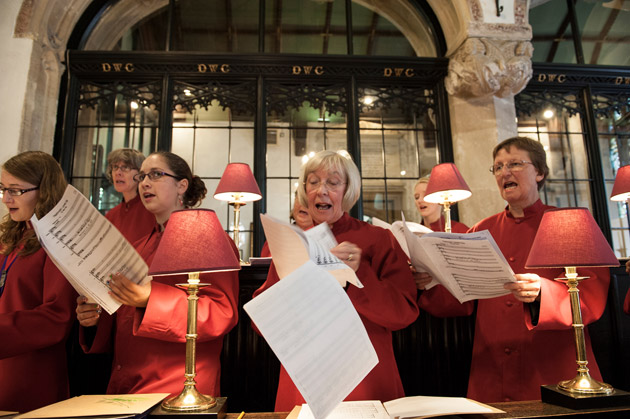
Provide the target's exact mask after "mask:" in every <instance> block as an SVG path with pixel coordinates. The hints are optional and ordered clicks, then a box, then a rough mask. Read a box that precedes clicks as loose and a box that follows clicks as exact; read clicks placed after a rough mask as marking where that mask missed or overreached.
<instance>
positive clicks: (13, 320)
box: [0, 249, 77, 359]
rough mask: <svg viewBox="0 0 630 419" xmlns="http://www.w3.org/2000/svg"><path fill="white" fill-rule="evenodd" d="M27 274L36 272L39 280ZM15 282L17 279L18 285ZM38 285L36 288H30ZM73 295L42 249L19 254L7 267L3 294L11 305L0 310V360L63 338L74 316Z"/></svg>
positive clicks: (70, 287) (57, 341)
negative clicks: (0, 338) (23, 254)
mask: <svg viewBox="0 0 630 419" xmlns="http://www.w3.org/2000/svg"><path fill="white" fill-rule="evenodd" d="M38 259H39V260H38ZM40 260H41V261H40ZM42 265H43V266H42ZM38 266H41V268H39V269H41V270H39V269H37V267H38ZM33 268H35V269H37V271H38V272H36V271H34V270H33ZM31 275H34V276H35V275H40V278H41V279H39V280H32V279H31V278H24V277H25V276H31ZM22 278H24V280H21V279H22ZM15 282H19V286H17V285H18V284H15ZM40 286H41V287H42V288H41V289H40V290H37V289H35V288H33V289H31V287H40ZM20 287H21V288H23V290H22V291H24V292H21V290H20ZM13 291H16V292H13ZM18 294H19V297H18ZM14 296H15V297H14ZM11 297H14V298H11ZM76 298H77V294H76V292H75V291H74V289H73V288H72V286H71V285H70V283H69V282H68V281H67V280H66V278H65V277H64V276H63V274H62V273H61V272H60V271H59V269H57V267H56V266H55V265H54V263H53V262H52V261H51V260H50V259H49V258H48V256H46V254H45V253H44V250H42V249H40V250H39V251H38V252H36V253H35V254H33V255H29V256H26V257H23V256H19V257H18V260H16V263H15V264H14V265H13V266H12V267H11V269H10V270H9V274H8V277H7V283H6V285H5V290H4V295H3V299H6V300H7V303H8V304H10V305H11V307H8V306H7V307H5V306H4V304H3V307H2V310H0V336H2V344H1V345H0V359H2V358H8V357H12V356H16V355H19V354H23V353H26V352H32V351H36V350H39V349H42V348H46V347H49V346H52V345H55V344H57V343H59V342H62V341H63V340H64V339H66V337H67V336H68V334H69V333H70V328H71V327H72V323H73V321H74V318H75V317H74V308H75V307H76Z"/></svg>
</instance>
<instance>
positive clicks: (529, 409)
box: [225, 400, 630, 419]
mask: <svg viewBox="0 0 630 419" xmlns="http://www.w3.org/2000/svg"><path fill="white" fill-rule="evenodd" d="M488 404H490V405H491V406H494V407H496V408H497V409H501V410H503V411H505V412H506V413H505V414H493V415H462V416H441V417H448V418H459V417H461V418H465V419H505V418H509V419H517V418H564V419H567V418H578V419H581V418H584V419H586V418H600V417H603V418H628V417H630V406H625V407H615V408H609V409H584V410H572V409H567V408H566V407H561V406H555V405H552V404H547V403H543V402H541V401H540V400H532V401H526V402H506V403H488ZM288 414H289V413H288V412H283V413H246V414H245V416H244V417H243V419H286V417H287V415H288ZM238 415H239V414H238V413H228V414H227V416H226V417H225V419H237V418H238Z"/></svg>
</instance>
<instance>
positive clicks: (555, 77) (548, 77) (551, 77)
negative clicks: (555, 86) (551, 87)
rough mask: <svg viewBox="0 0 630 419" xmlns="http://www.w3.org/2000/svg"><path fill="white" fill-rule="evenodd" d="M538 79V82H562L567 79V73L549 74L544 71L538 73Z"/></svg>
mask: <svg viewBox="0 0 630 419" xmlns="http://www.w3.org/2000/svg"><path fill="white" fill-rule="evenodd" d="M538 81H539V82H545V81H548V82H550V83H555V82H558V83H564V82H565V81H567V75H566V74H554V73H549V74H545V73H540V74H539V75H538Z"/></svg>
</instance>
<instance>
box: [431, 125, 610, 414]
mask: <svg viewBox="0 0 630 419" xmlns="http://www.w3.org/2000/svg"><path fill="white" fill-rule="evenodd" d="M493 158H494V165H493V166H492V168H491V169H490V171H491V172H492V173H493V174H494V178H495V181H496V183H497V186H498V187H499V193H500V194H501V196H502V197H503V199H505V200H506V201H507V207H506V208H505V210H504V211H502V212H500V213H498V214H495V215H493V216H491V217H488V218H486V219H484V220H482V221H480V222H479V223H477V224H476V225H475V226H473V227H472V228H471V232H474V231H481V230H489V231H490V233H491V234H492V237H493V238H494V240H495V241H496V242H497V244H498V246H499V248H500V249H501V252H502V253H503V255H504V256H505V258H506V259H507V261H508V263H509V264H510V266H511V268H512V270H513V271H514V272H515V279H516V282H510V283H507V284H505V288H506V290H507V291H509V293H508V294H507V295H505V296H502V297H496V298H491V299H485V300H478V301H477V318H476V324H475V338H474V344H473V357H472V365H471V370H470V379H469V382H468V397H469V398H471V399H474V400H478V401H481V402H503V401H511V400H537V399H540V386H541V385H543V384H557V383H558V382H560V381H562V380H567V379H571V378H573V377H575V375H576V370H577V364H576V362H575V359H576V356H575V343H574V337H573V330H572V328H571V325H572V317H571V310H569V307H570V304H569V301H568V299H569V294H568V292H567V287H566V285H565V284H564V283H562V282H558V281H554V278H557V277H560V276H562V274H563V271H562V270H561V269H536V270H527V269H525V262H526V260H527V256H528V254H529V250H530V248H531V245H532V243H533V241H534V237H535V235H536V231H537V229H538V226H539V224H540V221H541V219H542V216H543V212H544V211H545V210H547V209H550V208H553V207H550V206H547V205H544V204H543V203H542V202H541V200H540V194H539V190H540V189H541V188H542V187H543V185H544V182H545V179H546V177H547V175H548V174H549V168H548V167H547V161H546V155H545V150H544V149H543V146H542V145H541V144H540V143H539V142H538V141H534V140H532V139H529V138H524V137H514V138H509V139H507V140H505V141H503V142H502V143H500V144H499V145H497V146H496V147H495V149H494V151H493ZM579 274H580V276H589V277H590V279H589V280H587V281H583V282H582V283H581V284H580V295H581V307H582V316H583V321H584V324H588V323H591V322H593V321H595V320H597V319H598V318H599V317H600V316H601V315H602V313H603V311H604V307H605V304H606V295H607V292H608V283H609V280H610V278H609V275H608V270H607V269H601V268H600V269H597V268H595V269H592V270H590V271H589V270H582V269H580V271H579ZM418 303H419V305H420V307H421V308H423V309H425V310H426V311H428V312H429V313H431V314H433V315H435V316H458V315H459V316H462V315H469V314H471V313H472V312H473V308H474V302H472V301H470V302H467V303H464V304H459V302H458V301H457V300H456V299H455V298H454V297H453V296H451V295H450V294H449V292H448V291H446V289H445V288H443V287H442V286H439V285H438V286H436V287H433V288H431V289H429V290H426V291H424V293H423V294H422V295H421V296H420V299H419V301H418ZM562 307H565V308H566V310H564V309H559V308H562ZM585 332H587V330H585ZM586 348H587V359H588V360H589V365H588V368H589V369H590V373H591V375H592V376H593V378H595V379H597V380H601V375H600V372H599V368H598V367H597V364H596V362H595V357H594V356H593V351H592V349H591V345H590V339H589V337H588V333H586Z"/></svg>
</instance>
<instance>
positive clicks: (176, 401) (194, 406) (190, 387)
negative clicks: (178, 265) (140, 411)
mask: <svg viewBox="0 0 630 419" xmlns="http://www.w3.org/2000/svg"><path fill="white" fill-rule="evenodd" d="M205 285H208V284H200V283H199V272H190V273H189V274H188V283H187V284H177V286H178V287H180V288H185V289H186V291H187V292H188V313H187V314H188V317H187V325H186V369H185V373H184V377H185V378H186V380H185V381H184V389H183V390H182V392H181V393H179V395H178V396H175V397H171V398H169V399H166V400H164V401H163V402H162V407H163V408H164V409H166V410H172V411H178V412H182V411H194V410H206V409H210V408H211V407H214V406H216V404H217V401H216V399H215V398H214V397H213V396H206V395H205V394H201V393H200V392H199V391H198V390H197V388H196V387H195V386H196V384H197V383H196V381H195V376H196V375H197V373H196V372H195V362H196V355H197V353H196V341H197V302H198V300H199V297H198V296H197V293H198V292H199V289H200V288H202V287H203V286H205Z"/></svg>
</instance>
